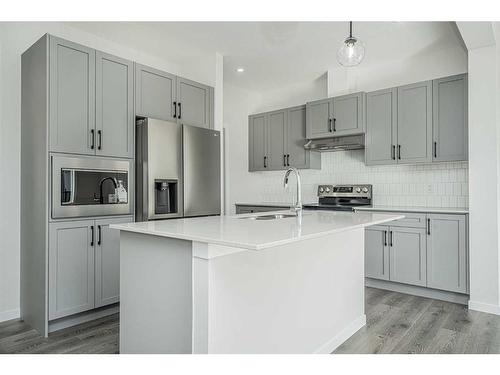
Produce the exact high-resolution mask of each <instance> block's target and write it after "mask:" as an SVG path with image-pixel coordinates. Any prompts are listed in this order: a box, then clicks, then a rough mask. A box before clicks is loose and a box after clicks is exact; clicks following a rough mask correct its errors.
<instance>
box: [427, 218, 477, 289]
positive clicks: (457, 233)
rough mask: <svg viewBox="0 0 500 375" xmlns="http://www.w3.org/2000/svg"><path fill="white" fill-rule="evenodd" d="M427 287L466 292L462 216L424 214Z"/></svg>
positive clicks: (464, 234) (465, 236)
mask: <svg viewBox="0 0 500 375" xmlns="http://www.w3.org/2000/svg"><path fill="white" fill-rule="evenodd" d="M427 220H428V221H429V222H428V232H427V286H428V287H430V288H435V289H443V290H448V291H452V292H458V293H466V292H467V251H466V249H467V245H466V244H467V233H466V217H465V215H440V214H429V215H428V219H427Z"/></svg>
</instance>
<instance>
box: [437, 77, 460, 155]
mask: <svg viewBox="0 0 500 375" xmlns="http://www.w3.org/2000/svg"><path fill="white" fill-rule="evenodd" d="M432 86H433V116H434V118H433V125H432V137H433V153H432V160H433V161H453V160H467V74H461V75H458V76H452V77H446V78H441V79H436V80H434V81H433V82H432Z"/></svg>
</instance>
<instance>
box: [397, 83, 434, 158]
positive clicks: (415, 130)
mask: <svg viewBox="0 0 500 375" xmlns="http://www.w3.org/2000/svg"><path fill="white" fill-rule="evenodd" d="M431 143H432V81H425V82H419V83H414V84H411V85H406V86H401V87H398V145H397V158H398V163H418V162H430V161H432V147H431Z"/></svg>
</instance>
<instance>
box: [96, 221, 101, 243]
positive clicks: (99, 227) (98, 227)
mask: <svg viewBox="0 0 500 375" xmlns="http://www.w3.org/2000/svg"><path fill="white" fill-rule="evenodd" d="M97 244H98V245H100V244H101V226H100V225H98V226H97Z"/></svg>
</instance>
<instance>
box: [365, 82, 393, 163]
mask: <svg viewBox="0 0 500 375" xmlns="http://www.w3.org/2000/svg"><path fill="white" fill-rule="evenodd" d="M397 116H398V108H397V89H395V88H391V89H386V90H379V91H374V92H369V93H367V94H366V135H365V145H366V148H365V158H366V159H365V162H366V165H379V164H384V165H387V164H396V163H397V159H396V145H397V142H398V141H397V139H398V128H397V121H398V119H397Z"/></svg>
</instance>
